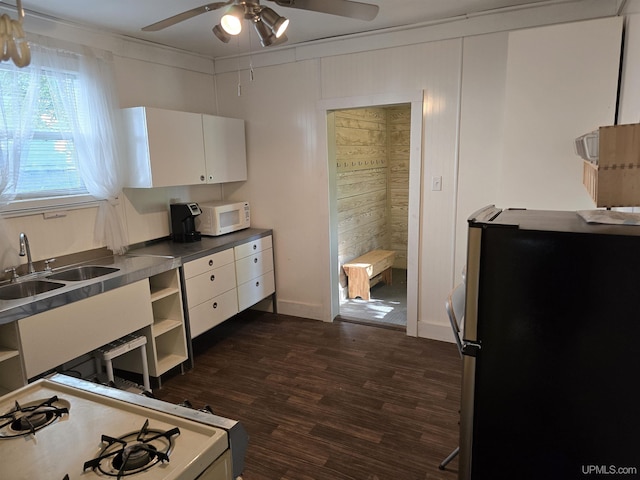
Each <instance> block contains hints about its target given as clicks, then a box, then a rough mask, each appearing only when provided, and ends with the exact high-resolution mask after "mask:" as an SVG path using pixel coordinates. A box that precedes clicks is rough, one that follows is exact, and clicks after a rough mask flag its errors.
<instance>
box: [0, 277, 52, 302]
mask: <svg viewBox="0 0 640 480" xmlns="http://www.w3.org/2000/svg"><path fill="white" fill-rule="evenodd" d="M60 287H64V283H57V282H47V281H46V280H28V281H25V282H20V283H11V284H9V285H5V286H3V287H0V300H18V299H20V298H26V297H32V296H33V295H38V294H39V293H44V292H48V291H50V290H55V289H56V288H60Z"/></svg>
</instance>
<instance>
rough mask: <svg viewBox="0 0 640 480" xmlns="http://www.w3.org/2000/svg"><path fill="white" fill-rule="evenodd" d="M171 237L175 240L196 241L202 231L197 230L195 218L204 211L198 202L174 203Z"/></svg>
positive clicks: (171, 207)
mask: <svg viewBox="0 0 640 480" xmlns="http://www.w3.org/2000/svg"><path fill="white" fill-rule="evenodd" d="M169 207H170V209H171V238H173V241H174V242H181V243H184V242H196V241H198V240H200V232H198V231H196V223H195V218H196V217H197V216H198V215H200V214H201V213H202V211H201V210H200V207H199V206H198V204H197V203H195V202H192V203H172V204H171V205H169Z"/></svg>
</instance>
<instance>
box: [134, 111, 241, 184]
mask: <svg viewBox="0 0 640 480" xmlns="http://www.w3.org/2000/svg"><path fill="white" fill-rule="evenodd" d="M124 112H125V127H126V132H127V153H128V162H127V171H128V179H127V182H126V186H127V187H135V188H150V187H170V186H180V185H201V184H206V183H223V182H235V181H241V180H246V179H247V160H246V146H245V137H244V121H243V120H238V119H235V118H224V117H215V116H212V115H202V114H199V113H188V112H178V111H173V110H164V109H159V108H150V107H133V108H126V109H125V110H124Z"/></svg>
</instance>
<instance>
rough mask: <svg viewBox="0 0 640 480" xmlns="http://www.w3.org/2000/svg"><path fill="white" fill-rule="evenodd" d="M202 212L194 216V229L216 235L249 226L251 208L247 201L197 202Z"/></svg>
mask: <svg viewBox="0 0 640 480" xmlns="http://www.w3.org/2000/svg"><path fill="white" fill-rule="evenodd" d="M198 205H199V206H200V210H201V211H202V213H201V214H200V215H198V216H197V217H196V230H198V231H199V232H200V233H201V234H202V235H208V236H211V237H217V236H218V235H224V234H225V233H231V232H235V231H236V230H242V229H243V228H249V225H250V222H251V210H250V208H249V203H248V202H236V203H227V202H206V203H198Z"/></svg>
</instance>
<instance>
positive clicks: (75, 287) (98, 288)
mask: <svg viewBox="0 0 640 480" xmlns="http://www.w3.org/2000/svg"><path fill="white" fill-rule="evenodd" d="M271 234H272V231H271V230H268V229H257V228H248V229H245V230H241V231H238V232H234V233H229V234H226V235H221V236H219V237H202V240H200V241H197V242H192V243H176V242H173V241H171V240H161V241H158V242H155V243H153V244H150V245H146V246H143V247H139V248H134V249H132V250H130V251H129V252H127V254H125V255H113V256H108V257H102V258H99V259H95V260H90V261H85V262H83V264H84V265H104V266H111V267H116V268H119V269H120V270H119V271H117V272H114V273H110V274H108V275H104V276H101V277H96V278H93V279H90V280H83V281H78V282H70V281H61V280H55V281H56V282H58V283H64V284H65V285H64V286H63V287H61V288H58V289H55V290H51V291H48V292H45V293H41V294H38V295H34V296H31V297H25V298H21V299H18V300H0V325H2V324H6V323H10V322H14V321H16V320H20V319H21V318H25V317H28V316H31V315H35V314H38V313H42V312H44V311H47V310H50V309H52V308H56V307H61V306H63V305H66V304H69V303H73V302H77V301H78V300H83V299H85V298H89V297H92V296H94V295H98V294H100V293H104V292H107V291H109V290H113V289H115V288H119V287H122V286H125V285H128V284H130V283H135V282H137V281H139V280H143V279H145V278H149V277H151V276H153V275H157V274H159V273H162V272H165V271H167V270H172V269H174V268H178V267H180V266H181V265H182V264H183V263H186V262H189V261H192V260H196V259H198V258H201V257H204V256H207V255H211V254H213V253H216V252H218V251H221V250H226V249H227V248H232V247H234V246H236V245H240V244H242V243H246V242H250V241H253V240H257V239H259V238H261V237H265V236H267V235H271ZM67 268H69V266H65V267H61V268H57V269H53V273H56V272H58V271H62V270H65V269H67ZM42 279H44V280H46V277H42Z"/></svg>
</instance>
